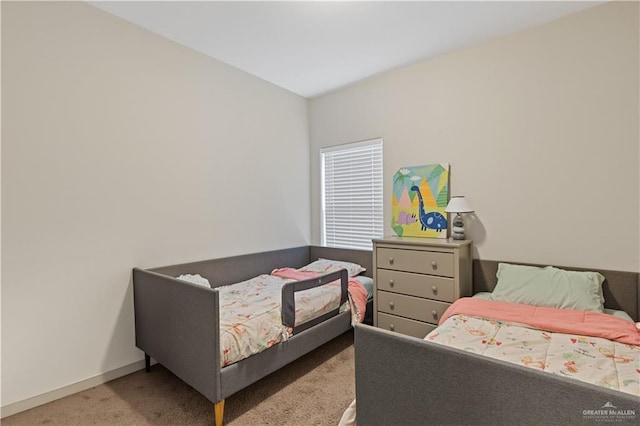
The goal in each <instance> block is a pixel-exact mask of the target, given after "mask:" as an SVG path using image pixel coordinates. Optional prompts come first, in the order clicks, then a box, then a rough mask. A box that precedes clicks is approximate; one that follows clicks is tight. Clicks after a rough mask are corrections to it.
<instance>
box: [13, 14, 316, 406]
mask: <svg viewBox="0 0 640 426" xmlns="http://www.w3.org/2000/svg"><path fill="white" fill-rule="evenodd" d="M2 12H3V13H2V66H3V68H2V106H3V108H2V124H3V126H2V364H3V365H2V366H3V369H2V406H3V407H5V406H7V405H8V404H13V403H15V402H16V401H22V400H25V399H27V398H31V397H34V396H36V395H39V394H42V393H44V392H49V391H52V390H54V389H59V388H62V387H64V386H67V385H70V384H73V383H75V382H78V381H82V380H85V379H88V378H91V377H94V376H97V375H100V374H102V373H104V372H109V371H111V370H114V369H117V368H120V367H123V366H126V365H129V364H131V363H135V362H137V361H139V360H140V359H142V353H141V352H140V351H139V350H137V349H136V348H135V346H134V334H133V306H132V292H131V282H130V279H131V268H132V267H134V266H141V267H149V266H159V265H165V264H170V263H181V262H185V261H194V260H198V259H207V258H213V257H220V256H227V255H234V254H238V253H249V252H258V251H263V250H269V249H277V248H285V247H294V246H299V245H306V244H308V242H309V238H310V236H309V232H310V231H309V229H310V225H309V221H310V219H309V218H310V212H309V194H308V192H309V191H308V188H309V185H310V183H309V175H310V173H309V141H308V125H307V101H306V100H305V99H304V98H302V97H299V96H296V95H293V94H292V93H290V92H287V91H285V90H283V89H280V88H278V87H276V86H274V85H271V84H268V83H266V82H264V81H262V80H259V79H257V78H255V77H252V76H250V75H248V74H246V73H243V72H241V71H238V70H236V69H234V68H231V67H229V66H226V65H224V64H221V63H220V62H218V61H215V60H213V59H210V58H207V57H205V56H203V55H201V54H198V53H196V52H194V51H191V50H188V49H186V48H184V47H183V46H180V45H178V44H175V43H173V42H170V41H168V40H166V39H163V38H161V37H158V36H155V35H153V34H151V33H149V32H147V31H145V30H142V29H140V28H138V27H136V26H134V25H131V24H129V23H127V22H125V21H122V20H120V19H118V18H115V17H113V16H111V15H109V14H107V13H105V12H103V11H101V10H99V9H97V8H94V7H93V6H90V5H87V4H85V3H82V2H68V3H49V2H46V3H7V2H3V4H2ZM3 415H6V412H3Z"/></svg>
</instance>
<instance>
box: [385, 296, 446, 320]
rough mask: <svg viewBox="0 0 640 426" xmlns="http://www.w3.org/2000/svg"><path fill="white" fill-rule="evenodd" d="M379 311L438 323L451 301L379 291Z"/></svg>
mask: <svg viewBox="0 0 640 426" xmlns="http://www.w3.org/2000/svg"><path fill="white" fill-rule="evenodd" d="M377 297H378V311H379V312H386V313H388V314H392V315H398V316H401V317H405V318H410V319H415V320H418V321H424V322H429V323H432V324H437V323H438V320H440V317H441V316H442V314H443V313H444V311H445V310H447V308H448V307H449V306H451V305H450V304H449V303H444V302H437V301H435V300H429V299H422V298H420V297H414V296H405V295H402V294H396V293H390V292H388V291H378V293H377Z"/></svg>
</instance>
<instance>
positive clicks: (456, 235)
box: [451, 213, 465, 240]
mask: <svg viewBox="0 0 640 426" xmlns="http://www.w3.org/2000/svg"><path fill="white" fill-rule="evenodd" d="M451 238H453V239H454V240H464V239H465V235H464V222H463V221H462V216H461V215H460V213H457V214H456V217H455V218H454V219H453V226H452V227H451Z"/></svg>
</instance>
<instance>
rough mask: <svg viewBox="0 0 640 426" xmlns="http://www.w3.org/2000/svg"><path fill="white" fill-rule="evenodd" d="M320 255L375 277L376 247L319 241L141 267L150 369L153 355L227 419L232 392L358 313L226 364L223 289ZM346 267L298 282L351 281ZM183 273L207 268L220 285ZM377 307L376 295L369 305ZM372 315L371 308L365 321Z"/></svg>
mask: <svg viewBox="0 0 640 426" xmlns="http://www.w3.org/2000/svg"><path fill="white" fill-rule="evenodd" d="M318 258H325V259H333V260H342V261H349V262H354V263H358V264H360V265H362V266H363V267H365V268H366V269H367V270H366V272H364V273H363V275H365V276H369V277H371V271H372V254H371V252H370V251H363V250H348V249H336V248H328V247H316V246H305V247H298V248H291V249H283V250H275V251H269V252H264V253H254V254H248V255H242V256H234V257H228V258H223V259H213V260H206V261H202V262H195V263H186V264H180V265H173V266H165V267H160V268H153V269H140V268H135V269H134V270H133V289H134V307H135V331H136V346H137V347H138V348H140V349H142V350H143V351H144V352H145V362H146V368H147V371H149V367H150V362H151V358H153V359H154V360H156V361H157V362H158V363H159V364H161V365H163V366H164V367H166V368H167V369H168V370H170V371H171V372H172V373H174V374H175V375H176V376H178V377H179V378H180V379H182V380H183V381H184V382H186V383H187V384H189V385H190V386H192V387H193V388H194V389H196V390H197V391H199V392H200V393H202V394H203V395H204V396H205V397H206V398H207V399H209V400H210V401H212V402H213V403H214V412H215V422H216V425H222V419H223V410H224V400H225V398H227V397H229V396H231V395H232V394H234V393H235V392H237V391H239V390H241V389H243V388H245V387H246V386H248V385H250V384H252V383H254V382H256V381H258V380H259V379H261V378H263V377H265V376H267V375H268V374H270V373H272V372H274V371H276V370H278V369H279V368H281V367H283V366H285V365H287V364H288V363H290V362H292V361H294V360H296V359H297V358H299V357H301V356H302V355H305V354H306V353H308V352H310V351H312V350H313V349H315V348H317V347H319V346H320V345H322V344H324V343H326V342H328V341H330V340H331V339H334V338H335V337H337V336H339V335H341V334H342V333H344V332H346V331H348V330H349V329H350V328H351V316H350V313H349V312H342V313H338V312H334V313H333V314H332V315H328V317H325V318H322V319H323V320H322V321H321V322H319V323H317V324H315V325H313V326H311V327H309V328H307V329H305V330H303V331H300V332H295V331H294V335H293V336H292V337H291V338H289V339H288V340H286V341H284V342H281V343H278V344H276V345H274V346H272V347H270V348H268V349H266V350H264V351H263V352H260V353H258V354H255V355H252V356H251V357H249V358H246V359H244V360H241V361H239V362H236V363H234V364H231V365H228V366H225V367H221V366H220V342H219V340H220V329H219V323H218V320H219V304H218V302H219V297H218V296H219V295H218V291H217V290H215V289H216V288H217V287H220V286H223V285H228V284H233V283H236V282H240V281H244V280H247V279H250V278H253V277H256V276H258V275H261V274H268V273H270V272H271V271H272V270H273V269H275V268H282V267H293V268H299V267H302V266H304V265H306V264H309V263H310V262H312V261H314V260H316V259H318ZM341 272H342V273H340V272H338V273H333V274H329V275H326V276H323V277H322V278H320V279H318V278H315V279H314V280H306V281H299V282H297V283H295V285H296V291H297V290H299V289H298V287H306V286H307V285H319V284H324V283H326V282H330V281H333V280H335V279H336V278H338V277H340V278H341V280H342V282H343V286H346V275H347V274H346V271H344V270H343V271H341ZM182 274H200V275H201V276H203V277H204V278H206V279H208V280H209V282H210V283H211V287H212V288H207V287H202V286H198V285H194V284H190V283H186V282H184V281H181V280H178V279H176V278H174V277H177V276H180V275H182ZM311 281H313V282H311ZM285 287H286V286H285ZM343 288H344V287H343ZM300 289H304V288H300ZM371 310H372V308H371V301H369V303H367V312H371ZM368 317H370V314H368V315H367V317H365V321H367V318H368ZM369 321H370V319H369Z"/></svg>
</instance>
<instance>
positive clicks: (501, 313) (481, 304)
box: [440, 297, 640, 345]
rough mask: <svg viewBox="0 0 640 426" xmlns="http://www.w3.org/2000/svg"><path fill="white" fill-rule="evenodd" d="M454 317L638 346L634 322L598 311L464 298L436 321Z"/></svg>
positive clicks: (639, 339) (638, 340) (637, 332)
mask: <svg viewBox="0 0 640 426" xmlns="http://www.w3.org/2000/svg"><path fill="white" fill-rule="evenodd" d="M458 314H462V315H468V316H474V317H481V318H488V319H493V320H498V321H512V322H517V323H520V324H526V325H528V326H531V327H534V328H537V329H540V330H545V331H551V332H555V333H564V334H578V335H581V336H592V337H602V338H605V339H609V340H614V341H616V342H620V343H626V344H630V345H640V331H638V329H637V328H636V325H635V324H634V323H632V322H630V321H627V320H624V319H622V318H617V317H614V316H613V315H608V314H602V313H599V312H589V311H575V310H571V309H555V308H546V307H539V306H531V305H522V304H518V303H506V302H494V301H491V300H484V299H475V298H470V297H464V298H462V299H458V300H457V301H455V302H454V303H453V305H451V306H450V307H449V308H448V309H447V311H446V312H445V313H444V315H443V316H442V318H440V324H442V323H443V322H444V321H445V320H446V319H447V318H449V317H450V316H452V315H458Z"/></svg>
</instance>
